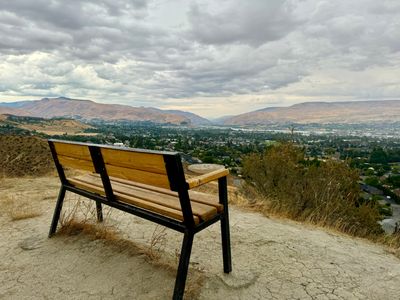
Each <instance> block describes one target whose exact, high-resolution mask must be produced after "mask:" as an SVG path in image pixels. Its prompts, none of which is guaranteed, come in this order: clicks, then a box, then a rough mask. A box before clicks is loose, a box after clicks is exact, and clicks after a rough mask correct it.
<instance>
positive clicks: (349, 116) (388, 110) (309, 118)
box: [223, 100, 400, 125]
mask: <svg viewBox="0 0 400 300" xmlns="http://www.w3.org/2000/svg"><path fill="white" fill-rule="evenodd" d="M399 121H400V100H387V101H351V102H305V103H300V104H295V105H292V106H290V107H268V108H265V109H261V110H257V111H253V112H249V113H245V114H241V115H237V116H233V117H230V118H227V119H225V120H223V124H224V125H268V124H277V123H299V124H307V123H322V124H324V123H325V124H327V123H347V124H349V123H371V122H399Z"/></svg>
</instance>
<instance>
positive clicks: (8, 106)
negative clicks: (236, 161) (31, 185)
mask: <svg viewBox="0 0 400 300" xmlns="http://www.w3.org/2000/svg"><path fill="white" fill-rule="evenodd" d="M0 114H13V115H22V116H32V117H41V118H54V117H66V118H74V119H83V120H93V119H100V120H105V121H116V120H127V121H150V122H154V123H171V124H192V123H193V122H194V123H196V122H199V120H200V122H201V121H202V120H204V122H207V121H208V120H206V119H204V118H201V117H199V116H197V115H194V114H190V113H185V112H179V113H176V112H175V113H174V112H169V111H163V110H161V109H157V108H152V107H133V106H129V105H121V104H103V103H97V102H94V101H91V100H79V99H69V98H65V97H58V98H43V99H41V100H32V101H20V102H12V103H0ZM192 120H193V122H192Z"/></svg>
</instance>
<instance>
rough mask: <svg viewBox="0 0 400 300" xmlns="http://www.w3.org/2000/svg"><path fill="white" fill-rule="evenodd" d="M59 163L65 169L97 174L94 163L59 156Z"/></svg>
mask: <svg viewBox="0 0 400 300" xmlns="http://www.w3.org/2000/svg"><path fill="white" fill-rule="evenodd" d="M58 161H59V162H60V164H61V165H62V166H63V167H67V168H73V169H79V170H85V171H90V172H95V170H94V166H93V163H92V161H87V160H82V159H76V158H72V157H68V156H64V155H58Z"/></svg>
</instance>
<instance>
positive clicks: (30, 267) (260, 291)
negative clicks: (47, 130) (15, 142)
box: [0, 177, 400, 300]
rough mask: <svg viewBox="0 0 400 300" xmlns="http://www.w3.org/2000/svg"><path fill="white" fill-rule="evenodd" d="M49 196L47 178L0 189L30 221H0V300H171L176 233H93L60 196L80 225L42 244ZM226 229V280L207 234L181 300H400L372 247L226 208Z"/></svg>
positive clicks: (390, 266)
mask: <svg viewBox="0 0 400 300" xmlns="http://www.w3.org/2000/svg"><path fill="white" fill-rule="evenodd" d="M58 187H59V184H58V179H57V178H55V177H41V178H36V179H34V178H21V179H3V180H1V181H0V207H3V205H4V202H7V203H9V202H10V201H14V202H15V201H17V202H18V201H24V200H23V199H25V198H27V199H31V200H32V202H33V203H34V207H35V209H36V210H37V211H39V212H40V214H39V215H37V216H33V217H29V218H24V219H19V220H13V219H12V217H11V216H10V214H9V213H8V212H7V211H5V210H2V211H1V212H0V257H1V258H2V259H1V260H0V282H1V285H0V299H1V298H4V299H46V298H47V299H171V296H172V292H173V286H174V281H175V272H176V265H177V259H178V253H179V252H180V246H181V241H182V234H179V233H176V232H173V231H171V230H167V229H166V230H164V229H162V228H160V227H157V226H156V225H154V224H153V223H151V222H148V221H145V220H143V219H140V218H138V217H134V216H132V215H129V214H125V213H122V212H119V211H115V210H112V209H109V208H107V209H105V213H104V214H105V220H106V221H105V222H106V223H105V225H100V224H96V221H95V214H93V213H86V212H87V210H86V208H87V207H86V205H89V204H88V203H89V200H86V199H83V198H80V197H77V196H75V195H71V194H67V201H66V203H65V207H64V208H65V209H64V217H68V215H70V212H71V211H73V210H74V209H75V208H76V203H77V202H79V201H82V203H86V204H84V205H83V206H82V208H80V209H78V212H77V213H76V214H75V217H76V218H77V220H81V221H82V222H83V224H86V225H84V226H83V225H82V226H80V225H76V224H75V223H74V225H73V226H75V227H73V228H72V229H73V230H70V231H69V232H65V231H64V232H61V233H60V231H59V233H58V234H57V235H56V236H55V237H54V238H51V239H48V238H47V233H48V229H49V225H50V221H51V216H52V212H53V209H54V204H55V199H56V196H57V192H58ZM12 195H14V196H13V197H11V196H12ZM10 198H11V200H10ZM89 206H90V205H89ZM85 211H86V212H85ZM89 211H90V209H89ZM230 221H231V238H232V257H233V272H232V273H231V274H229V275H226V274H224V273H223V271H222V251H221V243H220V240H221V237H220V227H219V226H218V224H216V225H214V226H211V227H209V228H207V229H206V230H204V231H202V232H201V233H199V234H197V235H196V236H195V240H194V245H193V252H192V257H191V263H190V269H189V273H190V276H191V278H189V282H188V291H187V293H186V299H196V298H197V299H207V300H208V299H400V260H399V259H397V258H396V257H395V256H393V255H391V254H389V253H388V252H387V251H386V249H385V248H384V247H382V246H380V245H376V244H372V243H369V242H367V241H365V240H360V239H354V238H350V237H347V236H342V235H339V234H335V233H332V232H326V231H324V230H321V229H316V228H313V227H311V226H305V225H302V224H298V223H295V222H291V221H286V220H274V219H270V218H266V217H264V216H262V215H261V214H257V213H253V212H244V211H242V210H240V209H238V208H235V207H234V206H232V207H231V212H230ZM104 226H106V227H107V228H105V229H104ZM96 228H99V230H97V229H96ZM101 228H103V229H104V230H107V232H108V234H104V233H102V232H103V229H101ZM110 228H111V229H110ZM110 230H111V231H110ZM93 232H95V233H94V234H93Z"/></svg>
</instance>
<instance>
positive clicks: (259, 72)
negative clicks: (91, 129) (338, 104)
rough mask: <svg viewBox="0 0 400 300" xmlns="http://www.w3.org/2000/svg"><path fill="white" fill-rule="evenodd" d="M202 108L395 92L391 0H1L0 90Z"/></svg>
mask: <svg viewBox="0 0 400 300" xmlns="http://www.w3.org/2000/svg"><path fill="white" fill-rule="evenodd" d="M53 96H66V97H70V98H78V99H92V100H95V101H98V102H104V103H121V104H129V105H133V106H153V107H158V108H162V109H181V110H187V111H191V112H194V113H197V114H200V115H202V116H205V117H218V116H222V115H227V114H239V113H243V112H248V111H251V110H255V109H259V108H264V107H267V106H281V105H282V106H288V105H291V104H294V103H298V102H305V101H321V100H326V101H333V100H339V101H340V100H349V99H351V100H361V99H363V100H368V99H371V100H372V99H374V100H379V99H399V98H400V1H399V0H387V1H385V0H380V1H378V0H351V1H349V0H335V1H332V0H326V1H318V0H296V1H295V0H293V1H279V0H268V1H267V0H249V1H243V0H232V1H224V0H223V1H221V0H219V1H211V0H209V1H186V0H176V1H171V0H158V1H146V0H130V1H128V0H127V1H124V0H103V1H98V0H84V1H78V0H69V1H67V0H65V1H60V0H35V1H32V0H12V1H8V0H0V101H11V100H22V99H40V98H42V97H53Z"/></svg>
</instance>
